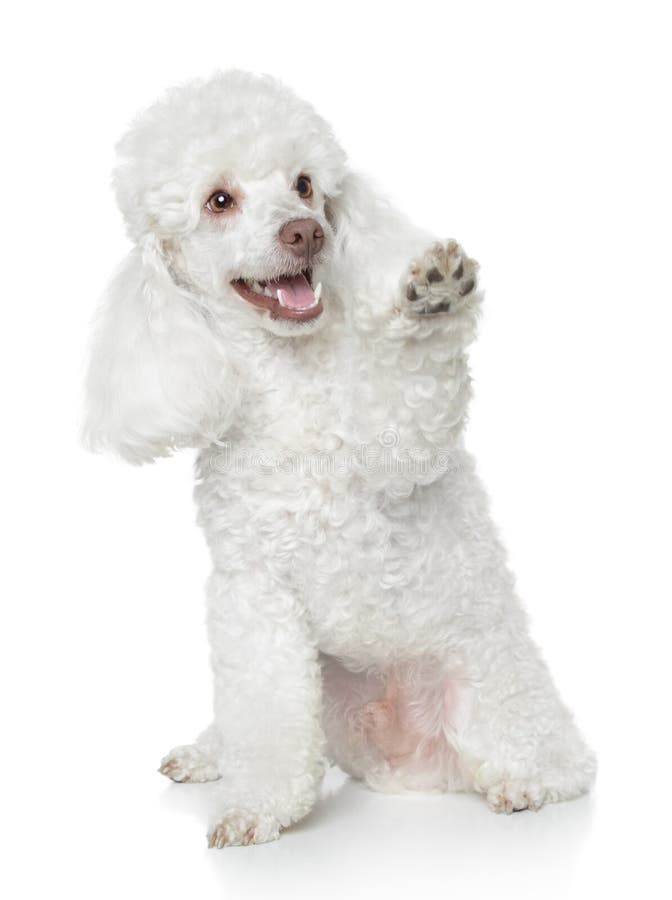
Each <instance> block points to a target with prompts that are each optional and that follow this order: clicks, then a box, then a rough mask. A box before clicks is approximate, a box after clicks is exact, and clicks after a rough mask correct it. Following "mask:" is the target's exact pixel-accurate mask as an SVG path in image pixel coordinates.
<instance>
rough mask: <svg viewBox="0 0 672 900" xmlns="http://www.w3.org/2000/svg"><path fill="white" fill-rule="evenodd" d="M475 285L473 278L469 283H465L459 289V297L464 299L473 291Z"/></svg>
mask: <svg viewBox="0 0 672 900" xmlns="http://www.w3.org/2000/svg"><path fill="white" fill-rule="evenodd" d="M475 284H476V282H475V281H474V279H473V278H470V279H469V281H465V283H464V284H463V285H462V287H461V288H460V297H466V296H467V294H468V293H470V292H471V291H473V289H474V285H475Z"/></svg>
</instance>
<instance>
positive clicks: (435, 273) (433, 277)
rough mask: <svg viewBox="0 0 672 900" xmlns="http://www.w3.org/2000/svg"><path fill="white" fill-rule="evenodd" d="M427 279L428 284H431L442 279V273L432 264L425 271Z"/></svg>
mask: <svg viewBox="0 0 672 900" xmlns="http://www.w3.org/2000/svg"><path fill="white" fill-rule="evenodd" d="M427 281H429V283H430V284H433V283H434V282H435V281H443V275H442V274H441V272H439V270H438V269H437V268H436V266H433V267H432V268H431V269H430V270H429V272H427Z"/></svg>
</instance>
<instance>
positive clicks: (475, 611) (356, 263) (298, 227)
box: [86, 71, 595, 847]
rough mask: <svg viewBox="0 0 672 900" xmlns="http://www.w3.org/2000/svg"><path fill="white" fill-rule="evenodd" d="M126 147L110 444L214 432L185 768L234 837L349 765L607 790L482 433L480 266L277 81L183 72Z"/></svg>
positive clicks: (202, 473)
mask: <svg viewBox="0 0 672 900" xmlns="http://www.w3.org/2000/svg"><path fill="white" fill-rule="evenodd" d="M118 153H119V161H118V165H117V168H116V170H115V174H114V187H115V191H116V195H117V198H118V202H119V206H120V208H121V211H122V213H123V216H124V219H125V222H126V226H127V229H128V233H129V236H130V238H131V239H132V241H133V243H134V248H133V250H132V252H131V253H130V254H129V256H128V258H127V259H126V260H125V262H124V263H123V265H122V267H121V269H120V270H119V271H118V273H117V274H116V276H115V277H114V279H113V281H112V284H111V285H110V287H109V290H108V292H107V295H106V297H105V299H104V302H103V304H102V308H101V310H100V313H99V316H98V320H97V322H96V326H95V335H94V340H93V349H92V354H91V363H90V369H89V373H88V379H87V398H88V399H87V410H88V412H87V421H86V440H87V443H88V445H89V446H90V447H91V448H92V449H94V450H100V449H107V450H111V451H113V452H115V453H117V454H119V455H120V456H122V457H123V458H125V459H127V460H129V461H130V462H132V463H145V462H149V461H152V460H154V459H156V458H157V457H161V456H167V455H170V454H171V453H173V452H174V451H175V450H177V449H179V448H183V447H191V448H197V449H198V451H199V452H198V459H197V485H196V489H195V496H196V501H197V505H198V509H199V523H200V525H201V526H202V528H203V530H204V532H205V536H206V539H207V542H208V545H209V548H210V551H211V554H212V561H213V571H212V575H211V577H210V579H209V583H208V589H207V598H208V599H207V603H208V632H209V639H210V644H211V650H212V666H213V670H214V683H215V694H214V718H213V722H212V724H211V725H210V726H209V727H208V728H207V729H206V730H205V731H204V732H203V734H201V735H200V737H198V738H197V740H196V742H195V743H194V744H193V745H189V746H180V747H177V748H175V749H174V750H172V751H171V752H170V753H169V754H168V755H167V756H166V757H165V758H164V759H163V761H162V763H161V767H160V771H161V772H162V773H163V774H164V775H166V776H168V777H169V778H172V779H173V781H178V782H187V781H191V782H197V781H210V780H219V782H220V784H221V794H220V795H219V796H220V798H221V799H220V810H219V815H218V818H217V820H216V821H215V822H213V824H212V827H211V829H210V832H209V844H210V846H211V847H224V846H227V845H237V844H253V843H261V842H264V841H270V840H273V839H275V838H277V837H278V836H279V834H280V831H281V829H282V828H285V827H287V826H288V825H290V824H291V823H293V822H297V821H298V820H300V819H302V818H303V817H304V816H306V815H307V813H308V812H309V811H310V810H311V808H312V807H313V805H314V803H315V800H316V796H317V792H318V789H319V785H320V779H321V776H322V774H323V772H324V768H325V765H326V764H327V762H329V761H330V762H332V763H336V764H338V765H339V766H340V767H341V768H342V769H343V770H345V772H347V773H349V774H350V775H352V776H353V777H355V778H358V779H362V780H363V781H364V782H365V783H366V784H367V785H369V786H370V787H371V788H373V789H376V790H381V791H408V790H423V791H475V792H478V793H479V794H482V795H484V796H485V798H486V799H487V802H488V803H489V805H490V807H491V808H492V809H493V810H494V811H496V812H505V813H510V812H512V811H514V810H522V809H532V810H535V809H538V808H539V807H540V806H541V805H542V804H543V803H546V802H549V801H557V800H566V799H569V798H573V797H576V796H577V795H580V794H582V793H584V792H586V791H587V790H588V789H589V788H590V785H591V783H592V781H593V778H594V774H595V758H594V755H593V753H592V752H591V750H590V749H589V748H588V747H587V746H586V744H585V742H584V740H583V738H582V736H581V735H580V733H579V731H578V730H577V727H576V725H575V724H574V721H573V719H572V716H571V714H570V713H569V711H568V710H567V708H566V707H565V706H564V705H563V703H562V701H561V699H560V698H559V696H558V693H557V690H556V688H555V686H554V683H553V681H552V679H551V676H550V674H549V672H548V670H547V668H546V665H545V664H544V662H543V660H542V658H541V656H540V653H539V651H538V650H537V648H536V646H535V645H534V643H533V642H532V640H531V638H530V635H529V629H528V623H527V619H526V615H525V612H524V610H523V608H522V606H521V604H520V602H519V600H518V598H517V596H516V593H515V587H514V580H513V577H512V575H511V573H510V571H509V569H508V567H507V562H506V556H505V551H504V549H503V548H502V545H501V543H500V541H499V538H498V536H497V532H496V530H495V528H494V526H493V524H492V522H491V518H490V514H489V510H488V500H487V497H486V494H485V492H484V489H483V487H482V486H481V483H480V481H479V479H478V476H477V474H476V472H475V467H474V462H473V460H472V458H471V456H470V455H469V453H468V452H467V450H466V449H465V446H464V439H463V432H464V424H465V416H466V411H467V406H468V403H469V399H470V394H471V386H470V377H469V368H468V360H467V351H468V347H469V345H470V344H471V342H472V341H473V339H474V337H475V335H476V326H477V319H478V315H479V308H480V305H481V301H482V292H481V290H480V287H479V283H478V266H477V264H476V262H475V261H474V260H473V259H471V258H470V257H469V256H468V255H467V254H466V253H465V251H464V250H463V249H462V247H461V246H460V245H459V244H458V243H456V242H455V241H453V240H449V241H437V240H436V238H435V237H434V236H432V235H430V234H428V233H426V232H424V231H423V230H421V229H418V228H416V227H414V226H413V225H411V223H410V222H409V221H408V220H407V219H406V218H405V217H404V216H403V215H402V214H401V213H399V212H397V211H396V210H395V209H394V208H392V206H391V205H390V204H389V203H388V202H387V201H386V200H385V199H384V197H382V196H380V195H379V193H378V191H377V190H376V189H375V188H374V187H372V185H371V184H370V183H369V181H368V180H367V179H366V178H364V177H362V176H361V175H358V174H357V173H355V172H352V171H350V169H349V167H348V165H347V161H346V157H345V154H344V152H343V150H342V149H341V147H340V146H339V144H338V143H337V141H336V139H335V138H334V135H333V134H332V131H331V129H330V127H329V126H328V125H327V124H326V123H325V121H324V120H323V119H322V118H320V117H319V116H318V115H317V114H316V112H315V111H314V110H313V108H312V107H311V106H310V105H308V104H307V103H305V102H303V101H301V100H300V99H298V98H297V97H296V96H295V95H294V94H293V93H292V92H291V91H290V90H289V89H287V88H286V87H285V86H283V85H282V84H281V83H279V82H278V81H276V80H274V79H272V78H270V77H267V76H258V75H253V74H249V73H245V72H240V71H228V72H224V73H219V74H217V75H216V76H214V77H212V78H210V79H204V80H197V81H193V82H190V83H187V84H184V85H182V86H179V87H177V88H175V89H173V90H171V91H169V92H168V93H167V94H166V95H165V96H164V97H163V98H162V99H161V100H160V101H159V102H157V103H156V105H154V106H152V107H151V108H150V109H148V110H147V111H145V112H144V113H143V114H141V115H140V116H139V118H138V119H137V120H136V121H135V122H134V124H133V125H132V126H131V127H130V129H129V131H128V133H127V134H126V136H125V137H124V138H123V139H122V140H121V142H120V144H119V147H118Z"/></svg>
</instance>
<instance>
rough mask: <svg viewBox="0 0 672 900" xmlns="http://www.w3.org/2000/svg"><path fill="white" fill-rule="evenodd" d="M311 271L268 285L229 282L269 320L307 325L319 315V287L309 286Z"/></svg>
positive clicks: (252, 281) (252, 280) (251, 281)
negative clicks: (299, 322) (303, 322)
mask: <svg viewBox="0 0 672 900" xmlns="http://www.w3.org/2000/svg"><path fill="white" fill-rule="evenodd" d="M311 278H312V271H311V270H310V269H304V270H303V272H299V274H298V275H281V276H280V277H279V278H273V279H270V280H267V281H262V280H258V279H256V278H237V279H236V280H235V281H232V282H231V285H232V287H233V288H234V289H235V290H236V292H237V293H238V294H239V295H240V296H241V297H242V298H243V300H247V302H248V303H252V304H253V305H254V306H256V307H258V308H259V309H267V310H268V312H269V315H270V317H271V318H272V319H293V320H294V321H296V320H299V321H306V320H308V319H315V318H317V316H319V315H320V314H321V313H322V311H323V308H322V303H321V302H320V296H321V294H322V285H321V284H318V285H316V286H315V288H313V287H312V285H311Z"/></svg>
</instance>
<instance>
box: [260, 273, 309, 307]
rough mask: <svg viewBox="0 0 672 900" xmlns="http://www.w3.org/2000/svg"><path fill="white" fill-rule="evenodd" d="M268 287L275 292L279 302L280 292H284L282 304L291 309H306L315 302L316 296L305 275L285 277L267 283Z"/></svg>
mask: <svg viewBox="0 0 672 900" xmlns="http://www.w3.org/2000/svg"><path fill="white" fill-rule="evenodd" d="M266 287H269V288H270V289H271V290H272V291H273V293H274V294H275V296H276V297H277V298H278V300H279V299H280V298H279V297H278V291H282V302H283V303H284V305H285V306H288V307H289V308H290V309H305V308H306V307H308V306H310V305H311V304H312V303H314V302H315V294H314V293H313V291H312V289H311V287H310V285H309V284H308V279H307V278H306V277H305V275H292V276H284V277H283V278H278V279H277V280H276V281H269V282H267V284H266Z"/></svg>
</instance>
